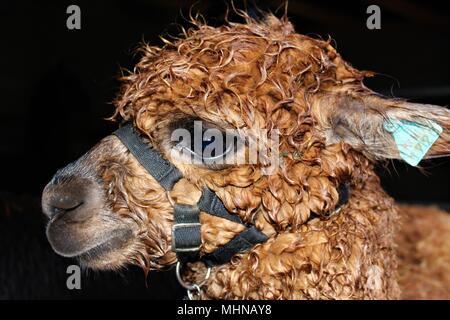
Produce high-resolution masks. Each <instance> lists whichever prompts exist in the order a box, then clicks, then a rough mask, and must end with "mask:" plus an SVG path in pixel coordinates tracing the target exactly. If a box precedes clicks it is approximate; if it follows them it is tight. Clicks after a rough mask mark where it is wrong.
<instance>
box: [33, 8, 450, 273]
mask: <svg viewBox="0 0 450 320" xmlns="http://www.w3.org/2000/svg"><path fill="white" fill-rule="evenodd" d="M141 51H142V58H141V60H140V62H139V63H138V64H137V66H136V67H135V69H134V71H133V72H131V73H130V74H128V75H127V76H125V77H124V79H123V81H124V84H123V87H122V91H121V93H120V94H119V96H118V98H117V100H116V112H115V115H114V118H115V119H118V120H123V121H130V122H132V123H133V125H134V126H135V128H136V130H138V131H139V132H140V134H141V135H142V136H143V137H144V138H145V139H146V140H147V141H148V142H149V143H151V144H152V145H153V146H154V148H155V149H156V150H158V151H159V152H160V153H161V154H162V155H163V156H164V157H165V158H166V159H168V160H169V161H170V162H172V163H173V164H174V165H175V166H177V168H178V169H179V170H180V171H181V172H182V174H183V176H184V178H183V179H182V180H180V181H179V182H178V183H177V184H176V185H175V186H174V189H173V190H172V191H171V193H170V196H168V195H167V194H166V192H165V191H164V189H163V188H162V187H161V186H160V185H159V183H157V182H156V180H155V179H154V178H153V177H152V176H151V175H150V174H149V173H148V172H147V171H146V170H145V169H144V168H143V167H142V166H141V165H140V164H139V163H138V161H137V160H136V159H135V158H134V157H133V156H132V155H131V154H130V152H129V151H128V150H127V148H126V147H125V146H124V145H123V144H122V143H121V142H120V140H119V139H118V138H117V137H115V136H113V135H112V136H108V137H106V138H104V139H103V140H102V141H100V142H99V143H98V144H97V145H96V146H95V147H94V148H93V149H92V150H91V151H89V152H88V153H87V154H86V155H84V156H83V157H81V158H80V159H79V160H77V161H76V162H74V163H72V164H70V165H69V166H67V167H66V168H64V169H61V170H59V171H58V172H57V173H56V174H55V176H54V177H53V179H52V180H51V181H50V182H49V184H48V185H47V186H46V187H45V190H44V193H43V198H42V205H43V210H44V212H45V214H46V215H48V217H49V219H50V221H49V224H48V227H47V236H48V239H49V241H50V243H51V245H52V246H53V248H54V249H55V251H56V252H58V253H59V254H61V255H64V256H70V257H78V258H79V259H80V261H81V262H82V263H83V264H85V265H86V266H88V267H91V268H99V269H100V268H117V267H120V266H122V265H124V264H126V263H134V264H138V265H141V266H143V267H144V268H145V269H157V268H162V267H164V266H168V265H171V264H173V263H174V262H175V261H176V255H175V253H174V252H173V251H172V250H171V226H172V223H173V218H172V210H173V207H172V205H171V203H170V201H169V200H173V201H176V202H178V203H186V204H195V203H196V202H197V200H198V198H199V197H200V194H201V190H202V188H203V187H204V186H208V187H209V188H210V189H212V190H213V191H215V192H216V193H217V195H218V196H219V197H220V198H221V200H222V201H223V203H224V205H225V206H226V208H227V209H228V210H229V211H230V212H234V213H236V214H238V215H240V216H241V218H242V219H243V220H245V221H248V222H254V223H255V224H256V226H257V227H258V228H259V229H261V230H264V232H265V233H266V234H268V235H273V234H275V233H277V232H280V231H289V230H290V231H295V230H298V229H300V228H301V227H302V224H304V223H305V222H306V221H307V220H308V218H309V216H310V214H311V212H315V213H318V214H320V215H323V216H326V215H327V214H328V213H329V212H331V211H332V210H333V208H334V207H335V205H336V203H337V201H338V192H337V188H338V186H339V184H341V183H349V184H350V185H352V186H353V187H355V188H357V187H358V186H359V185H360V184H362V183H363V181H364V179H365V177H367V176H368V175H370V174H371V163H373V162H374V161H377V160H383V159H393V158H399V159H400V158H402V155H401V153H400V151H399V144H398V143H399V141H397V140H396V139H395V136H394V135H393V131H394V129H392V127H391V128H390V129H392V130H389V125H391V126H392V125H393V126H399V125H402V123H403V124H411V123H413V124H418V125H420V126H424V127H425V128H426V129H427V130H431V131H433V132H434V131H439V130H438V129H436V128H437V127H438V126H440V127H442V128H443V131H442V132H440V131H439V132H438V135H440V137H439V138H438V140H437V141H436V142H435V143H434V145H433V147H432V148H431V149H430V150H428V151H427V153H426V156H425V158H432V157H439V156H445V155H448V154H449V153H450V146H449V138H450V134H449V129H450V127H449V123H450V121H449V120H450V112H449V111H448V110H446V109H444V108H440V107H437V106H431V105H418V104H410V103H407V102H405V101H402V100H395V99H385V98H383V97H381V96H379V95H377V94H375V93H374V92H372V91H370V90H369V89H367V88H366V87H365V86H364V85H363V82H362V81H363V79H364V77H366V76H370V75H371V74H370V73H369V72H362V71H358V70H356V69H354V68H352V67H351V66H350V65H349V64H347V63H346V62H345V61H344V60H343V59H342V58H341V57H340V55H339V54H338V53H337V52H336V51H335V49H334V48H333V47H332V46H331V45H330V42H329V41H322V40H316V39H312V38H309V37H306V36H303V35H300V34H297V33H295V32H294V29H293V27H292V25H291V24H290V23H289V22H288V21H285V20H279V19H277V18H275V17H274V16H272V15H268V16H267V17H266V19H265V20H264V21H254V20H252V19H250V18H247V22H246V23H244V24H229V25H226V26H223V27H219V28H213V27H210V26H207V25H202V24H198V25H197V27H196V28H194V29H191V30H188V31H187V32H185V34H184V37H183V38H182V39H179V40H176V41H174V42H173V43H172V42H167V43H166V45H165V46H164V47H163V48H157V47H150V46H144V47H143V48H142V49H141ZM430 121H431V122H430ZM430 123H431V124H430ZM199 127H201V128H200V129H199V130H200V133H204V135H202V134H200V138H198V137H197V136H198V135H196V134H195V132H194V131H195V130H196V128H197V129H198V128H199ZM207 131H209V132H212V134H211V136H214V138H211V136H209V137H208V135H207V134H206V133H207ZM185 133H187V134H191V135H190V137H191V138H192V140H190V141H189V139H188V140H186V139H180V136H182V135H183V134H185ZM215 134H217V135H215ZM228 138H229V139H228ZM415 138H416V137H412V140H414V139H415ZM219 140H220V142H223V143H218V144H214V146H215V147H217V146H219V147H217V148H215V149H214V150H213V151H212V152H210V153H209V154H208V155H207V156H206V155H205V153H204V152H206V151H208V146H209V145H210V144H211V143H212V142H219ZM230 141H234V142H235V144H233V143H231V144H230ZM239 142H241V143H239ZM209 151H211V150H209ZM229 154H234V155H235V156H236V157H234V158H233V157H232V158H231V160H230V159H227V158H226V156H227V155H229ZM252 155H253V156H252ZM255 155H256V156H255ZM200 218H201V222H202V241H203V245H202V251H203V252H208V251H211V250H213V249H214V248H216V247H217V246H220V245H222V244H224V243H226V242H227V241H229V240H230V239H231V238H233V236H234V235H235V234H236V233H237V232H239V231H241V229H240V228H242V227H241V226H240V225H238V224H234V223H233V222H229V221H224V220H222V219H220V218H217V217H212V216H209V215H204V214H202V215H201V217H200Z"/></svg>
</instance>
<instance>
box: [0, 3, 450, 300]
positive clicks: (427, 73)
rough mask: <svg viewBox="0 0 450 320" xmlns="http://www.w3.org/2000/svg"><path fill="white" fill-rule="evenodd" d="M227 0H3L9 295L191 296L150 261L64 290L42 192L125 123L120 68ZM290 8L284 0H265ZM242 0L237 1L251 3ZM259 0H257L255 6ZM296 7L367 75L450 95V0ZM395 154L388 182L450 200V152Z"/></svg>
mask: <svg viewBox="0 0 450 320" xmlns="http://www.w3.org/2000/svg"><path fill="white" fill-rule="evenodd" d="M225 2H226V1H222V0H214V1H211V0H210V1H196V2H195V1H181V0H178V1H176V0H154V1H152V0H115V1H93V0H91V1H78V0H71V1H2V3H1V5H0V35H1V40H0V41H1V47H0V48H1V50H0V57H1V59H0V67H1V69H0V92H1V96H0V97H1V99H0V143H1V148H0V159H1V165H2V166H1V174H0V176H1V179H0V210H1V212H0V299H1V298H55V297H61V298H95V297H113V298H114V297H130V298H131V297H142V298H170V297H181V295H182V294H183V292H182V290H180V288H179V287H178V286H177V285H176V282H175V281H174V276H173V274H172V273H166V274H160V273H159V274H151V275H150V276H149V279H147V280H148V281H147V282H148V288H146V283H145V280H144V276H143V274H142V272H141V271H140V270H135V269H134V268H130V270H124V271H122V275H123V276H120V275H117V274H115V273H108V272H107V273H101V274H92V273H88V274H85V275H84V278H83V281H84V282H83V283H85V286H84V288H83V290H81V291H80V292H69V291H68V290H67V289H65V277H66V275H65V266H66V265H68V264H71V263H73V262H71V261H69V260H67V259H62V258H59V257H57V256H56V254H54V253H53V252H52V251H51V249H50V248H49V246H48V244H47V242H46V240H45V238H44V235H43V233H44V232H43V230H44V221H43V219H42V218H41V213H40V207H39V195H40V192H41V191H42V189H43V187H44V185H45V184H46V182H47V181H48V180H49V179H50V178H51V176H52V174H53V173H54V172H55V171H56V169H57V168H59V167H62V166H64V165H66V164H67V163H69V162H71V161H73V160H75V159H77V158H78V157H79V156H80V155H81V154H83V153H84V152H85V151H87V150H88V149H89V148H90V147H91V146H92V145H93V144H95V143H96V142H97V141H98V140H100V139H101V138H102V137H104V136H106V135H107V134H109V133H110V132H111V131H112V130H113V129H114V128H115V124H114V123H110V122H108V121H106V120H103V119H104V118H106V117H108V116H110V115H111V114H112V111H113V107H112V105H111V104H110V101H112V100H113V98H114V96H115V93H116V92H117V89H118V81H117V80H116V78H117V76H118V75H119V68H120V67H124V68H128V69H130V68H132V67H133V65H134V63H136V61H137V57H135V56H133V52H134V50H135V49H136V47H137V46H138V44H139V43H140V42H141V41H142V40H145V41H147V42H149V43H151V44H156V45H161V44H162V41H161V40H160V39H159V35H162V34H167V33H169V34H172V35H176V34H177V28H176V26H175V24H176V23H178V24H181V25H184V26H188V24H187V23H186V21H185V20H184V19H183V15H184V16H187V15H188V12H189V8H190V7H192V6H193V11H194V12H196V11H200V12H201V13H202V14H203V15H204V16H205V18H206V20H207V21H208V22H209V23H210V24H213V25H220V24H221V22H222V21H223V17H224V12H225V8H226V5H225ZM254 2H256V3H257V5H258V7H259V8H261V9H263V10H271V11H273V12H275V11H276V10H277V9H278V8H279V11H278V15H279V16H281V15H282V13H283V8H282V3H283V2H282V1H275V0H273V1H254ZM242 3H243V1H237V0H236V1H235V5H236V6H237V7H239V8H243V4H242ZM251 3H252V1H249V4H248V7H249V8H250V12H252V10H253V9H252V4H251ZM71 4H77V5H78V6H80V8H81V30H68V29H67V28H66V19H67V17H68V14H66V8H67V7H68V6H69V5H71ZM370 4H378V5H379V6H380V8H381V30H368V29H367V28H366V19H367V17H368V14H366V8H367V7H368V6H369V5H370ZM289 17H290V20H291V21H292V23H293V24H294V25H295V27H296V30H297V31H298V32H300V33H303V34H308V35H313V36H321V37H323V38H327V37H328V35H330V36H331V37H332V38H333V39H334V40H335V46H336V47H337V49H338V51H339V52H340V53H341V55H342V56H343V57H344V58H345V59H346V60H347V61H350V62H351V63H352V64H353V65H354V66H355V67H356V68H359V69H365V70H372V71H376V72H378V73H379V74H378V76H377V77H375V78H374V79H370V80H368V81H367V82H366V84H367V85H368V86H369V87H370V88H372V89H374V90H376V91H379V92H382V93H385V94H386V95H395V96H398V97H405V98H408V99H410V100H412V101H415V102H426V103H432V104H439V105H448V104H449V101H450V72H449V71H450V59H449V58H450V42H449V39H450V19H449V18H450V10H449V9H446V6H445V2H436V3H433V2H430V1H413V0H393V1H345V2H343V1H312V0H308V1H306V0H305V1H293V0H292V1H290V3H289ZM422 167H423V169H421V170H418V169H417V168H412V167H408V166H407V165H406V164H403V163H400V162H396V161H394V162H393V163H392V164H390V165H389V166H388V167H387V168H379V171H380V175H381V176H382V182H383V185H384V186H385V188H386V190H387V191H388V192H389V193H390V194H391V195H392V196H393V197H395V198H396V199H398V200H400V201H408V202H434V203H441V204H445V203H447V202H450V194H449V191H448V188H449V186H450V180H449V177H450V161H449V160H445V159H441V160H436V161H433V162H426V163H424V164H422Z"/></svg>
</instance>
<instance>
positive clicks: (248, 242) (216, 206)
mask: <svg viewBox="0 0 450 320" xmlns="http://www.w3.org/2000/svg"><path fill="white" fill-rule="evenodd" d="M114 135H115V136H117V137H118V138H119V139H120V141H122V143H123V144H124V145H125V146H126V147H127V148H128V150H129V151H130V152H131V154H133V155H134V156H135V158H136V159H137V160H138V161H139V163H140V164H141V165H142V166H143V167H144V168H145V169H146V170H147V171H148V172H149V173H150V174H151V175H152V176H153V177H154V178H155V179H156V181H158V183H159V184H160V185H161V186H162V187H163V188H164V189H165V190H166V191H170V190H172V188H173V186H174V185H175V183H177V182H178V181H179V180H180V179H181V178H182V177H183V175H182V174H181V172H180V171H179V170H178V169H177V168H176V167H175V166H174V165H173V164H172V163H170V162H169V161H167V160H166V159H164V158H163V157H162V155H161V154H160V153H159V152H158V151H157V150H156V149H154V148H153V147H152V146H151V145H150V144H149V143H148V142H146V141H144V140H143V139H142V137H141V136H140V135H139V134H138V133H137V132H136V130H135V129H134V128H133V125H132V124H131V123H127V124H126V125H124V126H122V127H121V128H119V129H118V130H117V131H115V132H114ZM200 211H203V212H206V213H208V214H211V215H214V216H216V217H220V218H223V219H227V220H230V221H233V222H236V223H240V224H242V225H244V226H245V229H244V230H243V231H242V232H241V233H239V234H238V235H236V236H235V237H234V238H233V239H232V240H231V241H229V242H228V243H226V244H225V245H223V246H221V247H219V248H218V249H217V250H215V251H214V252H212V253H209V254H205V255H203V256H201V257H200V256H199V251H200V247H201V244H202V242H201V230H200V228H201V224H200V220H199V216H200ZM173 217H174V224H173V227H172V250H173V251H175V252H176V254H177V258H178V261H180V262H182V263H185V262H193V261H199V260H201V261H203V262H204V263H205V264H206V265H207V266H208V267H212V266H216V265H221V264H224V263H227V262H229V261H230V260H231V258H232V257H233V256H234V255H235V254H237V253H239V252H243V251H247V250H249V249H250V248H252V247H253V246H255V245H256V244H258V243H262V242H265V241H267V239H268V237H267V235H265V234H264V233H262V232H261V231H260V230H258V229H257V228H256V227H255V226H254V225H251V224H245V223H244V222H243V221H242V220H241V219H240V218H239V216H237V215H233V214H231V213H229V212H228V210H227V209H226V208H225V206H224V205H223V203H222V201H221V200H220V199H219V197H218V196H217V195H216V194H215V193H214V192H213V191H212V190H211V189H209V188H207V187H205V188H204V189H203V191H202V196H201V197H200V200H199V201H198V203H197V204H196V205H193V206H191V205H186V204H179V203H174V208H173Z"/></svg>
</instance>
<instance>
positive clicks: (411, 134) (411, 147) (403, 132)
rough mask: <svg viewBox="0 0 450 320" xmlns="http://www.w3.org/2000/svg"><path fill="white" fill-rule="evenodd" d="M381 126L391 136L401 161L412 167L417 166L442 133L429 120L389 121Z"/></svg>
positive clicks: (438, 127) (435, 124)
mask: <svg viewBox="0 0 450 320" xmlns="http://www.w3.org/2000/svg"><path fill="white" fill-rule="evenodd" d="M383 126H384V129H385V130H386V131H388V132H390V133H391V134H392V137H393V138H394V141H395V144H396V145H397V149H398V151H399V153H400V156H401V157H402V159H403V160H405V161H406V162H407V163H408V164H410V165H412V166H417V165H418V164H419V162H420V161H421V160H422V159H423V157H424V156H425V155H426V153H427V152H428V150H430V148H431V146H432V145H433V144H434V143H435V142H436V140H437V139H438V138H439V136H440V135H441V133H442V127H441V126H440V125H438V124H437V123H436V122H434V121H431V120H424V121H423V122H421V123H418V122H412V121H409V120H397V119H389V120H386V121H385V122H384V124H383Z"/></svg>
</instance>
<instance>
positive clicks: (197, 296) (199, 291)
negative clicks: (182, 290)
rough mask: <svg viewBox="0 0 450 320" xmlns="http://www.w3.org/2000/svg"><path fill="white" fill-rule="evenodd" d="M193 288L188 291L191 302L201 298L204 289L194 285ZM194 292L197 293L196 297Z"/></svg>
mask: <svg viewBox="0 0 450 320" xmlns="http://www.w3.org/2000/svg"><path fill="white" fill-rule="evenodd" d="M193 286H194V287H195V288H194V289H192V290H188V291H187V295H188V298H189V300H197V298H200V294H201V292H202V289H200V287H199V286H198V285H196V284H194V285H193ZM194 290H195V291H196V292H197V293H196V295H194Z"/></svg>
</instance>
